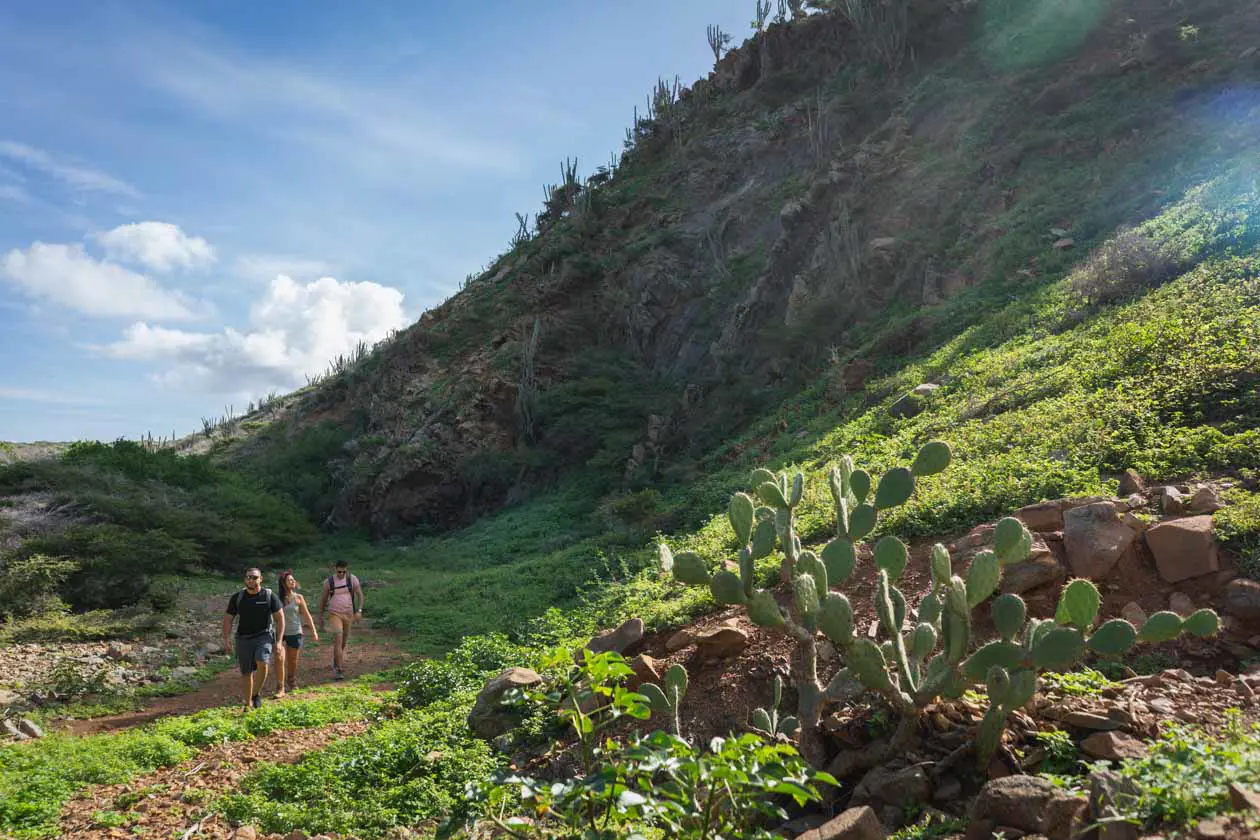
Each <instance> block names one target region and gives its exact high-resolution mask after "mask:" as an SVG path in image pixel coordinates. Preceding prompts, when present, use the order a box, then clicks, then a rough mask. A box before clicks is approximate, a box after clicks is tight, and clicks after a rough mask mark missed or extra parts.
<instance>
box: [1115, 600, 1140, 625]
mask: <svg viewBox="0 0 1260 840" xmlns="http://www.w3.org/2000/svg"><path fill="white" fill-rule="evenodd" d="M1120 617H1121V618H1123V619H1124V620H1125V621H1127V622H1129V623H1130V624H1132V625H1133V626H1134V627H1137V628H1141V626H1142V625H1143V624H1145V623H1146V610H1144V609H1142V607H1141V605H1140V604H1138V603H1137V602H1136V601H1130V602H1129V603H1127V604H1125V605H1124V606H1123V607H1121V608H1120Z"/></svg>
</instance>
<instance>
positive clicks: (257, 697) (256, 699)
mask: <svg viewBox="0 0 1260 840" xmlns="http://www.w3.org/2000/svg"><path fill="white" fill-rule="evenodd" d="M251 702H252V703H253V704H254V708H255V709H261V708H262V695H259V694H255V695H254V699H253V700H252V701H251Z"/></svg>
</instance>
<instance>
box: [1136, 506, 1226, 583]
mask: <svg viewBox="0 0 1260 840" xmlns="http://www.w3.org/2000/svg"><path fill="white" fill-rule="evenodd" d="M1146 544H1147V545H1148V546H1150V549H1151V554H1153V555H1155V566H1156V568H1158V569H1159V575H1160V577H1162V578H1163V579H1164V580H1166V581H1168V582H1169V583H1178V582H1180V581H1183V580H1188V579H1189V578H1193V577H1199V576H1200V575H1206V574H1211V573H1213V572H1217V571H1220V568H1221V564H1220V559H1219V558H1218V557H1217V551H1216V538H1215V537H1214V535H1213V532H1212V517H1210V516H1190V517H1187V518H1185V519H1175V520H1172V521H1171V522H1161V523H1160V524H1159V525H1156V526H1155V527H1154V528H1151V529H1150V530H1149V531H1147V532H1146Z"/></svg>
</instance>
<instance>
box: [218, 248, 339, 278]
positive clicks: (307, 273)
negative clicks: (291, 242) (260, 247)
mask: <svg viewBox="0 0 1260 840" xmlns="http://www.w3.org/2000/svg"><path fill="white" fill-rule="evenodd" d="M331 271H332V266H331V265H330V264H329V263H327V262H325V261H324V260H311V259H306V258H305V257H294V256H289V255H286V254H246V255H244V256H242V257H238V258H237V260H236V273H237V274H239V275H240V276H241V277H248V278H251V279H265V280H269V279H270V278H272V277H275V276H276V275H277V274H284V275H287V276H289V277H322V276H323V275H325V274H328V273H329V272H331Z"/></svg>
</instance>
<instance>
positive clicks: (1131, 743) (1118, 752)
mask: <svg viewBox="0 0 1260 840" xmlns="http://www.w3.org/2000/svg"><path fill="white" fill-rule="evenodd" d="M1081 752H1083V753H1085V754H1086V755H1088V756H1089V757H1090V758H1103V759H1106V760H1108V761H1122V760H1124V759H1131V758H1141V757H1142V756H1144V755H1146V745H1145V744H1143V743H1142V742H1141V741H1139V740H1138V739H1137V738H1134V737H1133V736H1132V735H1126V734H1125V733H1123V732H1095V733H1094V734H1093V735H1090V736H1089V737H1088V738H1086V739H1085V740H1084V741H1081Z"/></svg>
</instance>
